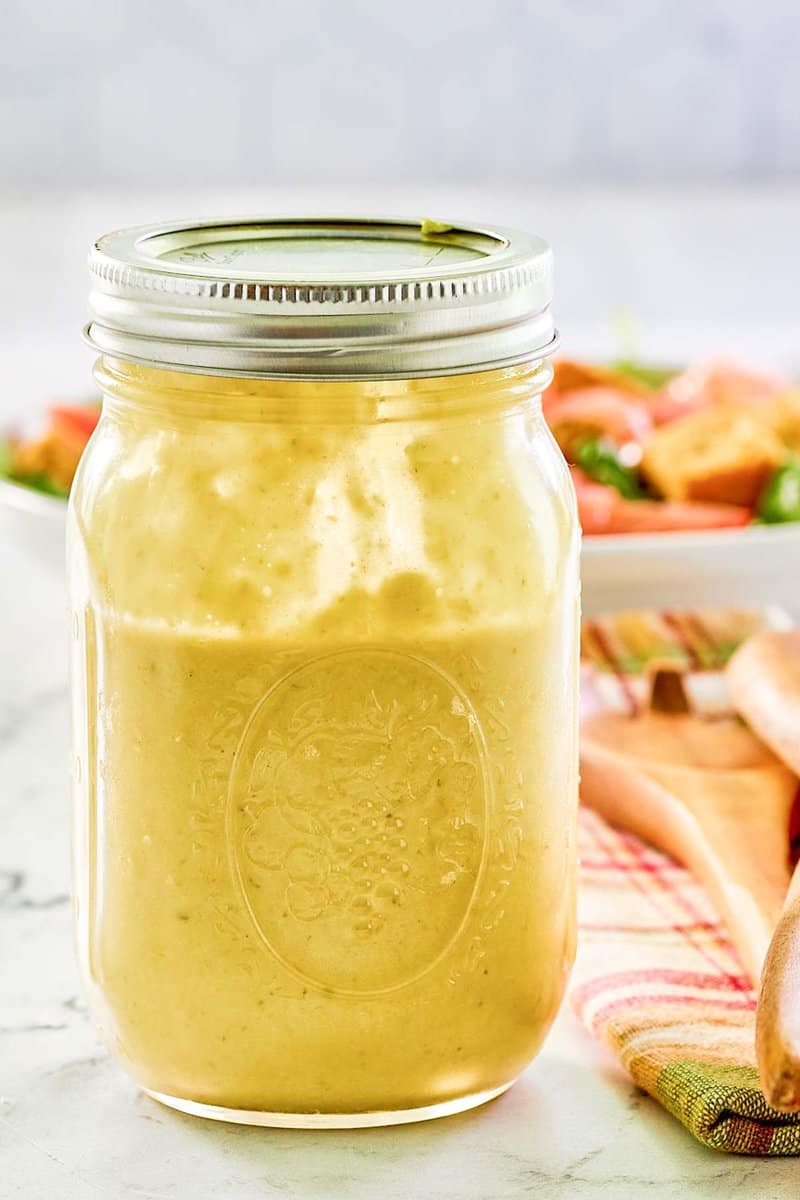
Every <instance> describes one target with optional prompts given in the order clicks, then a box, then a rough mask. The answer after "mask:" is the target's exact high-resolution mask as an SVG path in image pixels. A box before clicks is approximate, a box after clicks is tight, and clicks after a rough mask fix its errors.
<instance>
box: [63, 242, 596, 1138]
mask: <svg viewBox="0 0 800 1200" xmlns="http://www.w3.org/2000/svg"><path fill="white" fill-rule="evenodd" d="M91 269H92V273H93V292H92V300H91V305H92V316H93V320H92V324H91V326H90V329H89V339H90V341H91V342H92V344H93V345H95V346H96V347H97V348H98V349H99V350H100V352H101V357H100V359H99V361H98V364H97V368H96V375H97V378H98V380H99V382H100V384H101V386H102V389H103V393H104V397H105V402H104V411H103V417H102V420H101V422H100V424H99V426H98V429H97V432H96V433H95V436H94V438H93V439H92V442H91V444H90V446H89V449H88V451H87V453H86V455H85V457H84V459H83V462H82V464H81V467H80V470H79V475H78V478H77V481H76V485H75V487H74V489H73V495H72V499H71V507H70V522H69V557H70V591H71V603H72V608H73V629H74V638H73V698H74V704H73V709H74V740H75V757H76V762H78V763H79V764H80V767H79V769H78V770H76V772H75V782H74V792H75V814H76V820H75V885H76V886H75V894H76V907H77V922H78V944H79V953H80V959H81V966H82V971H83V974H84V978H85V981H86V986H87V990H88V994H89V997H90V1001H91V1007H92V1011H93V1014H94V1016H95V1019H96V1021H97V1022H98V1024H99V1026H100V1027H101V1029H102V1031H103V1033H104V1035H105V1037H106V1039H107V1041H108V1044H109V1045H110V1046H111V1047H112V1048H113V1050H114V1051H115V1053H116V1054H117V1056H118V1057H119V1058H120V1059H121V1061H122V1062H123V1064H124V1065H125V1066H126V1067H127V1069H128V1070H129V1071H130V1073H131V1074H132V1075H133V1076H134V1078H135V1079H136V1080H137V1081H138V1082H139V1084H140V1085H141V1086H142V1087H143V1088H144V1089H145V1090H146V1091H147V1092H149V1093H150V1094H151V1095H153V1096H155V1097H156V1098H157V1099H159V1100H161V1101H163V1102H165V1103H167V1104H170V1105H173V1106H174V1107H177V1108H181V1109H183V1110H184V1111H187V1112H191V1113H197V1114H200V1115H205V1116H211V1117H220V1118H223V1119H227V1120H239V1121H246V1122H252V1123H261V1124H284V1125H298V1126H303V1125H340V1126H347V1125H359V1124H382V1123H391V1122H400V1121H407V1120H415V1119H419V1118H422V1117H428V1116H437V1115H443V1114H446V1113H451V1112H456V1111H459V1110H460V1109H464V1108H468V1107H471V1106H472V1105H475V1104H478V1103H481V1102H482V1101H484V1100H487V1099H489V1098H491V1097H492V1096H494V1095H497V1094H498V1093H499V1092H501V1091H503V1090H504V1089H505V1088H507V1087H508V1086H509V1085H510V1084H511V1083H512V1082H513V1081H514V1079H515V1078H516V1077H517V1076H518V1075H519V1073H520V1071H521V1070H522V1069H523V1068H524V1067H525V1065H526V1064H527V1063H528V1062H529V1061H530V1059H531V1058H532V1057H533V1055H534V1054H535V1052H536V1050H537V1048H538V1046H539V1044H540V1043H541V1040H542V1038H543V1037H544V1035H545V1033H546V1031H547V1029H548V1027H549V1025H550V1023H551V1021H552V1019H553V1017H554V1015H555V1013H556V1010H557V1008H558V1005H559V1003H560V1000H561V996H562V993H563V989H564V985H565V981H566V975H567V973H568V971H569V967H570V964H571V961H572V956H573V951H574V868H575V862H574V855H575V846H574V836H573V830H574V820H575V806H576V790H577V767H576V762H577V744H576V708H577V704H576V697H577V666H576V642H577V617H578V584H577V537H576V523H575V514H574V505H573V497H572V493H571V490H570V484H569V479H568V474H567V471H566V469H565V467H564V464H563V462H562V460H561V458H560V456H559V455H558V452H557V451H556V449H555V447H554V443H553V441H552V439H551V437H550V435H549V433H548V431H547V429H546V427H545V425H544V423H543V420H542V416H541V411H540V405H539V395H540V393H541V391H542V389H543V387H544V386H545V385H546V383H547V381H548V379H549V377H550V369H549V366H548V365H547V355H548V354H549V352H550V351H551V349H552V346H553V340H554V334H553V329H552V324H551V320H550V315H549V300H550V290H551V281H550V253H549V250H548V249H547V247H546V246H545V244H544V243H542V242H541V241H540V240H539V239H536V238H530V237H527V236H525V235H522V234H517V233H514V232H509V231H507V230H492V231H486V230H477V229H463V228H453V227H449V226H443V225H441V224H431V223H425V222H422V223H420V222H409V223H406V224H402V223H386V222H383V223H382V222H368V221H351V222H348V221H340V220H335V221H334V220H330V221H327V220H319V221H295V222H291V221H288V222H286V221H285V222H267V221H254V222H250V223H241V224H235V225H218V224H215V225H199V226H191V227H188V226H164V227H155V228H148V229H139V230H132V231H125V232H123V233H120V234H113V235H109V236H108V237H107V238H103V239H101V241H100V242H99V243H98V244H97V246H96V247H95V248H94V249H93V252H92V257H91Z"/></svg>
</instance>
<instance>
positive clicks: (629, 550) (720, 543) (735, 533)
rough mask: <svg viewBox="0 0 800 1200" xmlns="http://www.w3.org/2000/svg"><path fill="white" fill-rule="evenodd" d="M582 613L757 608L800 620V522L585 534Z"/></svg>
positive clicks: (582, 565)
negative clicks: (781, 610) (776, 609)
mask: <svg viewBox="0 0 800 1200" xmlns="http://www.w3.org/2000/svg"><path fill="white" fill-rule="evenodd" d="M581 578H582V583H583V611H584V614H585V615H586V616H590V617H591V616H599V615H600V614H601V613H607V612H616V611H620V610H623V609H632V608H659V609H669V608H676V609H678V608H686V607H692V608H709V607H715V606H716V607H723V608H763V607H766V606H768V605H780V606H781V607H782V608H784V609H786V611H787V612H789V613H790V614H791V615H792V617H794V618H796V619H798V620H800V522H798V523H797V524H791V525H752V526H749V527H748V528H746V529H722V530H707V531H705V532H701V531H697V532H692V533H649V534H622V535H607V536H605V537H590V538H584V542H583V552H582V555H581Z"/></svg>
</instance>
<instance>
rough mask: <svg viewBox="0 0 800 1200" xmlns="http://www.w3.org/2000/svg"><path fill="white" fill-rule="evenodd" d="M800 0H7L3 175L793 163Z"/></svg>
mask: <svg viewBox="0 0 800 1200" xmlns="http://www.w3.org/2000/svg"><path fill="white" fill-rule="evenodd" d="M799 64H800V5H798V0H494V2H491V0H391V2H390V0H0V146H1V147H2V154H1V155H0V172H2V177H0V184H2V183H5V184H6V186H7V187H8V186H11V187H14V188H17V187H21V188H27V186H28V185H31V184H41V185H44V186H46V187H49V188H52V187H58V188H64V187H67V188H69V187H72V186H74V185H79V186H83V187H86V186H89V187H92V186H102V185H118V184H121V183H122V184H126V185H127V184H131V185H137V186H140V185H150V184H154V183H159V184H163V183H167V184H168V185H172V184H175V183H177V182H184V183H187V184H197V185H203V184H208V183H212V182H213V183H215V184H217V185H219V184H220V183H222V182H225V181H227V182H229V183H231V184H232V185H239V184H270V185H271V184H287V183H289V184H298V183H319V182H324V183H335V184H347V183H352V182H362V181H372V182H378V181H381V182H383V183H385V184H391V182H392V181H397V182H400V183H403V182H408V181H416V180H419V179H424V180H432V181H447V182H456V183H457V182H460V181H463V182H465V183H472V184H478V183H482V182H485V181H486V180H489V181H492V180H494V181H508V182H516V183H520V182H525V181H539V180H547V181H548V182H550V183H552V182H561V181H572V180H576V179H579V180H583V179H594V180H597V179H600V180H614V181H637V180H654V181H663V180H683V179H687V178H691V179H695V180H697V179H708V180H730V179H737V180H745V181H763V180H765V179H773V178H783V179H787V178H791V177H796V176H798V175H799V174H800V136H798V128H799V127H800V65H799Z"/></svg>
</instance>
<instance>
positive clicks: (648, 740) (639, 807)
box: [581, 671, 797, 981]
mask: <svg viewBox="0 0 800 1200" xmlns="http://www.w3.org/2000/svg"><path fill="white" fill-rule="evenodd" d="M663 674H664V673H663V672H657V674H656V676H655V680H654V683H653V689H652V694H651V703H650V707H649V709H647V710H645V711H643V712H641V713H639V714H637V715H635V716H628V715H625V714H622V713H616V712H604V713H599V714H597V715H595V716H591V717H589V718H588V719H587V720H585V721H584V723H583V726H582V729H581V799H582V800H583V802H584V803H585V804H587V805H589V806H590V807H591V808H594V809H596V810H597V811H598V812H600V813H601V814H602V816H604V817H605V818H606V819H607V820H609V821H611V822H612V823H613V824H615V825H619V826H622V827H623V828H626V829H629V830H631V831H632V832H633V833H636V834H637V835H638V836H640V837H642V838H644V839H645V840H647V841H649V842H651V843H652V844H653V845H655V846H658V847H659V848H660V849H662V850H663V851H665V852H666V853H667V854H669V855H671V856H672V857H673V858H676V859H677V860H678V861H679V862H682V863H683V864H684V865H685V866H686V867H688V869H689V870H690V871H691V872H692V873H693V874H694V875H695V877H696V878H697V879H699V880H701V881H702V882H703V883H704V884H705V886H706V888H707V889H708V891H709V893H710V895H711V896H712V898H713V900H714V901H715V903H716V905H717V907H718V909H719V910H720V912H721V914H722V916H723V918H724V920H725V922H726V924H727V926H728V929H729V931H730V934H731V937H732V938H733V940H734V942H735V944H736V946H737V949H738V950H739V953H740V955H741V957H742V960H743V962H744V964H745V967H746V969H747V971H748V973H749V974H750V976H751V978H752V979H753V980H754V981H756V980H758V978H759V976H760V973H761V968H762V964H763V962H764V957H765V955H766V952H767V948H768V946H769V943H770V939H771V937H772V933H773V931H774V929H775V925H776V922H777V920H778V917H779V915H780V912H781V907H782V905H783V902H784V898H785V896H786V891H787V888H788V886H789V880H790V872H789V866H788V862H789V816H790V813H791V808H792V803H793V800H794V796H795V793H796V790H797V779H796V778H795V776H794V775H793V774H792V772H791V771H790V770H789V768H788V767H786V766H785V765H784V764H783V763H782V762H781V761H780V760H779V759H778V758H777V757H776V756H775V755H774V754H773V753H772V752H771V751H770V750H769V749H768V748H767V747H766V746H764V745H763V743H762V742H760V741H759V740H758V738H756V737H755V736H754V734H753V733H751V731H750V730H749V729H747V728H746V726H744V725H743V724H742V723H741V722H740V721H739V720H738V719H737V718H735V717H729V716H724V717H707V716H701V715H696V714H693V713H691V712H688V711H680V710H681V709H683V710H686V709H688V707H689V706H688V702H687V701H686V698H685V694H684V693H683V689H682V687H681V682H680V679H679V677H678V676H677V674H676V673H675V672H674V671H673V672H669V675H670V676H671V678H670V679H669V681H668V682H665V681H664V679H663V678H662V676H663ZM664 708H667V709H668V711H663V709H664ZM676 710H677V711H676Z"/></svg>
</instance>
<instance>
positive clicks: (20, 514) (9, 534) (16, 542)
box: [0, 479, 67, 578]
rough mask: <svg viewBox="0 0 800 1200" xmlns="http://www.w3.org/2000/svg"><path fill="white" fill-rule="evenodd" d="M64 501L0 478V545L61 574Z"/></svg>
mask: <svg viewBox="0 0 800 1200" xmlns="http://www.w3.org/2000/svg"><path fill="white" fill-rule="evenodd" d="M66 523H67V502H66V500H61V499H59V498H58V496H46V495H44V494H43V493H42V492H36V491H34V490H33V489H32V488H27V487H24V486H23V485H22V484H21V483H11V482H10V481H9V480H7V479H0V546H3V547H5V546H12V547H13V548H14V549H15V550H21V551H22V552H23V553H25V554H28V555H30V556H31V557H32V558H35V559H38V560H39V561H40V562H42V563H44V564H45V565H46V566H47V567H49V568H50V569H51V570H52V571H53V572H54V573H56V574H57V575H59V576H60V577H62V578H63V575H64V539H65V535H66Z"/></svg>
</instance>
